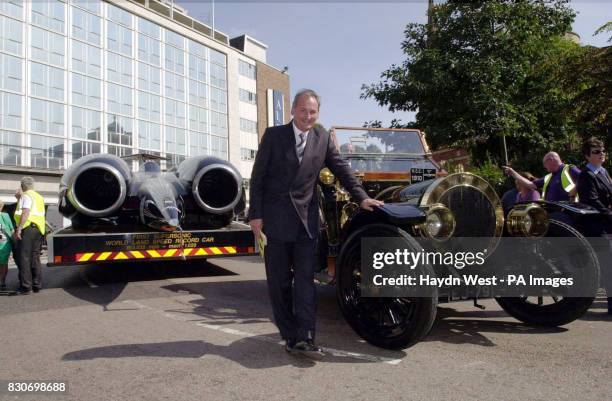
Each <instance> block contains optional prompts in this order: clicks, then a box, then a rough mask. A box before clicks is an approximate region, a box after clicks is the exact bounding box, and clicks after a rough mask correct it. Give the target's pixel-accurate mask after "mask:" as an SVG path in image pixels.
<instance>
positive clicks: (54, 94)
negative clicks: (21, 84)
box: [30, 62, 65, 102]
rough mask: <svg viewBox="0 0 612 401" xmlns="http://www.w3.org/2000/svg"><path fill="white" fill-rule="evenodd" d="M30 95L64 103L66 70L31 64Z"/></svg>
mask: <svg viewBox="0 0 612 401" xmlns="http://www.w3.org/2000/svg"><path fill="white" fill-rule="evenodd" d="M30 67H31V70H30V75H31V77H32V80H31V81H30V94H31V95H32V96H40V97H45V98H48V99H51V100H57V101H60V102H63V101H64V87H65V85H64V70H62V69H59V68H55V67H50V66H48V65H44V64H38V63H33V62H30Z"/></svg>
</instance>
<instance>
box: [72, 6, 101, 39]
mask: <svg viewBox="0 0 612 401" xmlns="http://www.w3.org/2000/svg"><path fill="white" fill-rule="evenodd" d="M101 32H102V19H101V18H100V17H98V16H96V15H93V14H90V13H88V12H86V11H83V10H81V9H79V8H76V7H72V36H73V37H75V38H77V39H81V40H82V41H84V42H89V43H92V44H95V45H96V46H100V45H101V44H102V34H101Z"/></svg>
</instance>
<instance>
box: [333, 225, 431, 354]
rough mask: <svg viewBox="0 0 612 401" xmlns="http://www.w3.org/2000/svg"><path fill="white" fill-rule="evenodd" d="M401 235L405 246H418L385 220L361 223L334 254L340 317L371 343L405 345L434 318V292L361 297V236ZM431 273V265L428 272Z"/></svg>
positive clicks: (419, 336) (420, 335)
mask: <svg viewBox="0 0 612 401" xmlns="http://www.w3.org/2000/svg"><path fill="white" fill-rule="evenodd" d="M372 237H396V238H401V239H402V240H403V241H404V243H405V246H406V248H407V249H411V250H413V251H415V252H417V251H418V250H419V249H420V247H419V245H418V243H417V242H416V241H415V240H414V238H412V237H411V236H410V235H408V233H406V232H405V231H403V230H401V229H400V228H398V227H395V226H391V225H386V224H372V225H367V226H364V227H362V228H360V229H358V230H357V231H355V232H354V233H353V234H351V235H350V236H349V238H348V239H347V240H346V241H345V243H344V245H343V247H342V249H341V251H340V255H339V257H338V263H337V271H336V279H337V297H338V303H339V304H340V309H341V310H342V314H343V315H344V318H345V319H346V321H347V322H348V323H349V325H350V326H351V327H352V328H353V330H355V332H356V333H357V334H358V335H359V336H361V337H362V338H363V339H365V340H366V341H367V342H369V343H370V344H372V345H375V346H378V347H381V348H388V349H403V348H407V347H409V346H411V345H413V344H415V343H416V342H418V341H419V340H421V339H422V338H423V337H425V336H426V335H427V333H428V332H429V330H430V329H431V327H432V325H433V323H434V320H435V318H436V308H437V305H438V298H437V293H435V292H434V293H433V294H432V296H430V297H419V298H364V297H362V296H361V239H362V238H372ZM429 273H431V275H432V276H433V275H434V273H433V269H432V270H431V271H430V272H429Z"/></svg>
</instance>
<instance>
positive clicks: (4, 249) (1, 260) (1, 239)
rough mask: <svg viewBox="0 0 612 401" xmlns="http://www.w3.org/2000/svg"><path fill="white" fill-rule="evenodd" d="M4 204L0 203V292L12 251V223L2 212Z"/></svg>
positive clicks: (3, 286)
mask: <svg viewBox="0 0 612 401" xmlns="http://www.w3.org/2000/svg"><path fill="white" fill-rule="evenodd" d="M3 207H4V202H2V201H0V291H6V274H7V273H8V260H9V255H10V254H11V250H12V249H13V231H14V229H13V222H12V221H11V216H9V215H8V213H5V212H2V208H3Z"/></svg>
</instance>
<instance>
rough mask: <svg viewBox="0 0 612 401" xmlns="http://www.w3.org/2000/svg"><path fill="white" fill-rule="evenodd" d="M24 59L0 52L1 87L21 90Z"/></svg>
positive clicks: (16, 90)
mask: <svg viewBox="0 0 612 401" xmlns="http://www.w3.org/2000/svg"><path fill="white" fill-rule="evenodd" d="M22 66H23V60H22V59H20V58H17V57H13V56H9V55H8V54H1V53H0V89H4V90H9V91H15V92H21V80H22V76H23V71H22Z"/></svg>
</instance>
